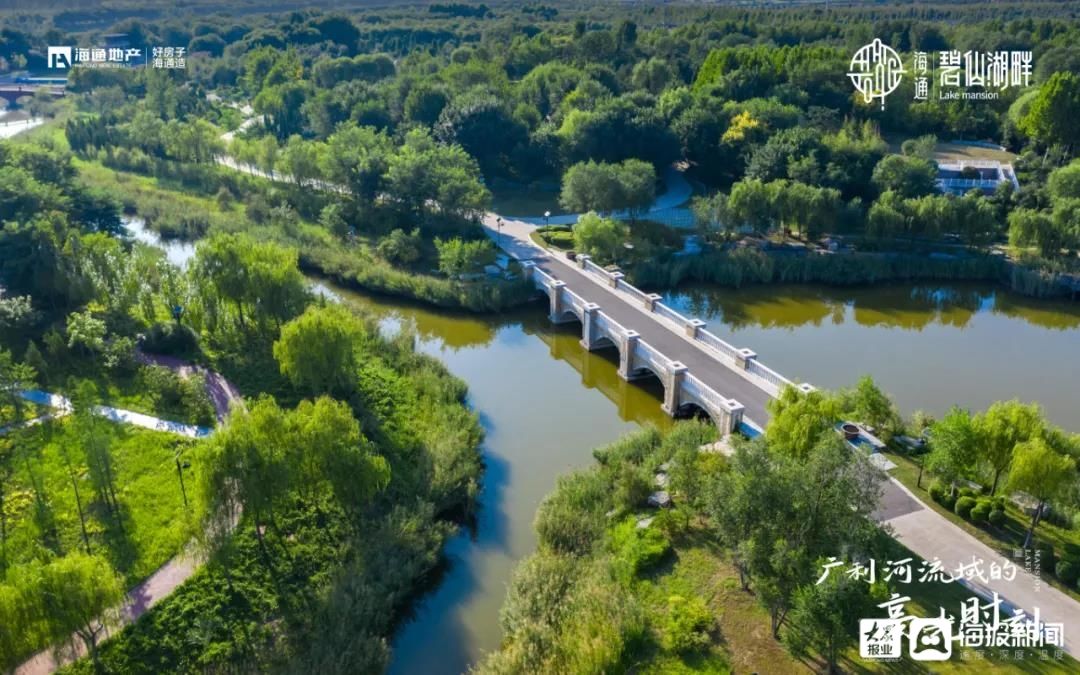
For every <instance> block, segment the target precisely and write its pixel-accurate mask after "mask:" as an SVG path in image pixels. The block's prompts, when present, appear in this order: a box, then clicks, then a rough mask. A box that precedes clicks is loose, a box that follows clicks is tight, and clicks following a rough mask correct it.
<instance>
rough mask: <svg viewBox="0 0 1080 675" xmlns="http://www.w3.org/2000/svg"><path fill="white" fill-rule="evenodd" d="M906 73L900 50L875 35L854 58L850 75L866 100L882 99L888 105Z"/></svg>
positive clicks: (882, 104) (882, 103) (883, 105)
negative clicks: (888, 99)
mask: <svg viewBox="0 0 1080 675" xmlns="http://www.w3.org/2000/svg"><path fill="white" fill-rule="evenodd" d="M904 72H905V71H904V62H903V61H902V60H901V59H900V55H899V54H897V53H896V50H895V49H893V48H892V47H890V46H889V45H887V44H885V43H884V42H882V41H881V40H879V39H876V38H875V39H874V41H873V42H871V43H870V44H868V45H863V46H862V47H860V48H859V50H858V51H857V52H855V56H853V57H851V65H850V71H849V72H848V77H850V78H851V82H852V84H854V85H855V89H856V90H857V91H858V92H859V93H860V94H862V96H863V100H864V101H866V102H867V103H872V102H873V101H874V99H880V100H881V107H882V108H884V107H885V97H886V96H888V95H889V94H891V93H893V92H894V91H896V88H897V87H899V86H900V80H901V79H902V78H903V75H904Z"/></svg>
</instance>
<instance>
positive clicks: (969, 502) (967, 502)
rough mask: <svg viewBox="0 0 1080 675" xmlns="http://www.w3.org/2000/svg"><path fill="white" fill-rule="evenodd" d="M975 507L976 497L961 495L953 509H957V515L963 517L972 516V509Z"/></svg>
mask: <svg viewBox="0 0 1080 675" xmlns="http://www.w3.org/2000/svg"><path fill="white" fill-rule="evenodd" d="M974 507H975V498H974V497H960V498H959V499H957V500H956V504H955V506H954V507H953V510H954V511H956V515H958V516H960V517H961V518H970V517H971V510H972V509H973V508H974Z"/></svg>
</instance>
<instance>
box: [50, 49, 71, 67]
mask: <svg viewBox="0 0 1080 675" xmlns="http://www.w3.org/2000/svg"><path fill="white" fill-rule="evenodd" d="M48 57H49V68H52V69H65V68H70V67H71V47H52V46H50V47H49V51H48Z"/></svg>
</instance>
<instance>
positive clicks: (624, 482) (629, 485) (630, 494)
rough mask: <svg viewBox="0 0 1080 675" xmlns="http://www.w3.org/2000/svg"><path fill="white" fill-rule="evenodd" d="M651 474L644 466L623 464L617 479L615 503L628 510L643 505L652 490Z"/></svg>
mask: <svg viewBox="0 0 1080 675" xmlns="http://www.w3.org/2000/svg"><path fill="white" fill-rule="evenodd" d="M650 477H651V474H650V473H649V472H648V471H646V470H645V469H644V468H643V467H637V466H634V465H633V464H629V463H628V464H623V465H622V466H620V467H619V468H618V477H617V478H616V479H615V505H616V506H617V507H621V508H623V509H626V510H628V511H629V510H632V509H634V508H637V507H638V506H641V505H643V504H644V503H645V501H646V500H648V498H649V494H650V493H651V492H652V481H651V480H650Z"/></svg>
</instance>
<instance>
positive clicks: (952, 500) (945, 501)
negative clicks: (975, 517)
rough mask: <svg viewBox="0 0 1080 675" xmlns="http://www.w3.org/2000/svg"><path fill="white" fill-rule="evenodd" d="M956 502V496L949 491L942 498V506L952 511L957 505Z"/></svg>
mask: <svg viewBox="0 0 1080 675" xmlns="http://www.w3.org/2000/svg"><path fill="white" fill-rule="evenodd" d="M969 499H970V497H969ZM956 500H957V498H956V496H955V495H951V494H949V492H948V491H946V492H945V494H944V495H942V496H941V505H942V506H944V507H945V508H947V509H949V510H950V511H951V510H952V508H953V506H954V505H955V504H956Z"/></svg>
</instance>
